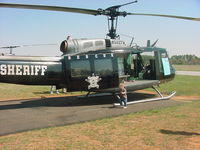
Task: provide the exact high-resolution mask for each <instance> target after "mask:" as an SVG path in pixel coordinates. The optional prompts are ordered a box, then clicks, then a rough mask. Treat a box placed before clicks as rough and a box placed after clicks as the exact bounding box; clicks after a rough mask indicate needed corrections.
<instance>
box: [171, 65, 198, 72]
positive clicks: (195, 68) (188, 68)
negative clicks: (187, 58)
mask: <svg viewBox="0 0 200 150" xmlns="http://www.w3.org/2000/svg"><path fill="white" fill-rule="evenodd" d="M173 66H174V67H175V68H176V70H177V71H200V65H173Z"/></svg>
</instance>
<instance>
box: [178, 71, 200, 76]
mask: <svg viewBox="0 0 200 150" xmlns="http://www.w3.org/2000/svg"><path fill="white" fill-rule="evenodd" d="M176 74H177V75H188V76H200V71H176Z"/></svg>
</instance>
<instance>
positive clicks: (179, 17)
mask: <svg viewBox="0 0 200 150" xmlns="http://www.w3.org/2000/svg"><path fill="white" fill-rule="evenodd" d="M127 15H141V16H156V17H167V18H176V19H185V20H193V21H200V18H193V17H185V16H172V15H161V14H143V13H127Z"/></svg>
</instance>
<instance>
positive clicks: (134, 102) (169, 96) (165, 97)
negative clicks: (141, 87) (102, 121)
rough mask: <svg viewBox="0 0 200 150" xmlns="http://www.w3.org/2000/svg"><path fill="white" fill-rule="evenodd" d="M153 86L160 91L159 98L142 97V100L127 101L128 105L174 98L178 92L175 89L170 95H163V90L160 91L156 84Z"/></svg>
mask: <svg viewBox="0 0 200 150" xmlns="http://www.w3.org/2000/svg"><path fill="white" fill-rule="evenodd" d="M152 88H153V89H154V90H155V91H156V93H158V95H159V96H160V97H157V98H150V99H142V100H137V101H132V102H127V105H130V104H137V103H144V102H151V101H160V100H168V99H170V98H172V97H173V96H174V95H175V94H176V92H175V91H174V92H172V93H171V94H170V95H168V96H163V95H162V94H161V92H160V91H159V90H158V89H157V88H155V87H154V86H152ZM114 106H120V104H119V103H114Z"/></svg>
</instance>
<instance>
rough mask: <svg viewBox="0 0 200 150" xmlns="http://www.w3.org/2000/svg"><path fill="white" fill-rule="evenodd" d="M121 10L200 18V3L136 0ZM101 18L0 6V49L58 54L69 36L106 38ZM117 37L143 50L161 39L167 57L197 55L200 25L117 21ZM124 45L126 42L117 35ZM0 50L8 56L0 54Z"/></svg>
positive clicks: (118, 0) (93, 2) (69, 2)
mask: <svg viewBox="0 0 200 150" xmlns="http://www.w3.org/2000/svg"><path fill="white" fill-rule="evenodd" d="M130 1H131V0H109V1H108V0H59V1H55V0H43V1H41V0H0V3H20V4H38V5H52V6H62V7H64V6H66V7H76V8H87V9H95V10H96V9H98V8H103V9H105V8H108V7H110V6H113V5H118V4H123V3H127V2H130ZM120 10H121V11H127V12H133V13H156V14H167V15H179V16H188V17H197V18H200V0H138V3H135V4H132V5H128V6H124V7H122V8H121V9H120ZM106 19H107V18H106V17H105V16H92V15H85V14H77V13H67V12H54V11H44V10H28V9H13V8H12V9H11V8H0V47H2V46H10V45H29V44H30V45H31V44H56V45H50V46H33V47H21V48H17V49H14V50H13V51H14V53H15V54H16V55H29V56H30V55H31V56H59V55H61V54H62V53H61V52H60V50H59V46H60V43H61V42H62V41H63V40H65V39H66V37H67V36H68V35H70V36H71V37H72V38H105V35H106V34H107V32H108V29H107V20H106ZM117 32H118V33H120V34H125V35H129V36H133V37H134V43H137V45H139V46H146V42H147V40H151V42H152V43H153V42H154V41H155V40H157V39H159V41H158V43H157V45H156V46H157V47H162V48H166V49H167V51H168V53H169V55H170V56H172V55H180V54H181V55H182V54H195V55H197V56H200V21H188V20H181V19H171V18H161V17H147V16H127V17H120V18H119V23H118V30H117ZM121 40H125V41H127V43H128V42H130V41H131V39H130V38H127V37H124V36H121ZM0 52H7V53H8V52H9V50H2V49H0Z"/></svg>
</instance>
